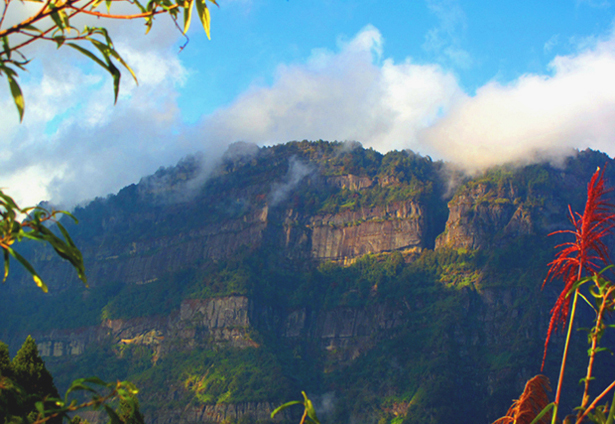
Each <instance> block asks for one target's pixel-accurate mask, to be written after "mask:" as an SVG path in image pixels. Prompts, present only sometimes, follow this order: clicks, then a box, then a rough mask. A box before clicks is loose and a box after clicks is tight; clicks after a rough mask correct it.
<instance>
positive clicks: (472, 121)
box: [201, 26, 615, 171]
mask: <svg viewBox="0 0 615 424" xmlns="http://www.w3.org/2000/svg"><path fill="white" fill-rule="evenodd" d="M382 52H383V40H382V36H381V34H380V32H379V31H378V30H377V29H376V28H374V27H372V26H367V27H366V28H364V29H363V30H362V31H361V32H360V33H359V34H357V36H356V37H355V38H354V39H353V40H351V41H350V42H349V43H348V44H346V45H343V46H340V51H339V52H338V53H332V52H323V51H315V52H314V54H313V55H312V57H311V58H310V60H309V61H308V62H307V63H306V64H303V65H293V66H281V67H280V68H279V70H278V76H277V79H276V81H275V82H274V83H273V84H272V85H271V86H267V87H253V88H252V89H251V90H249V91H248V92H247V93H245V94H244V95H243V96H241V97H239V98H238V99H237V100H236V101H235V102H234V103H233V104H232V105H230V106H229V107H227V108H224V109H220V110H218V111H217V112H216V113H214V114H213V115H211V116H208V117H206V118H205V119H204V120H203V121H202V122H201V127H202V129H203V132H204V133H207V134H210V138H211V139H212V140H234V139H241V140H245V141H250V142H255V143H260V144H271V143H279V142H285V141H288V140H293V139H319V138H322V139H329V140H359V141H361V143H363V145H364V146H367V147H373V148H375V149H377V150H380V151H382V152H386V151H389V150H392V149H404V148H410V149H413V150H415V151H418V152H420V153H422V154H429V155H431V156H433V157H435V158H438V159H444V160H447V161H451V162H455V163H457V164H458V165H459V166H461V167H462V168H465V169H467V170H470V171H475V170H480V169H484V168H485V167H489V166H492V165H495V164H498V163H504V162H511V161H512V162H514V161H517V162H520V163H529V162H532V161H537V160H559V159H561V158H562V157H563V156H564V155H569V154H571V152H572V150H573V149H574V148H579V149H584V148H586V147H591V148H593V149H599V150H602V151H605V152H607V153H609V154H610V155H613V154H614V153H615V36H613V35H611V36H610V37H609V38H608V39H605V40H602V41H596V42H594V43H592V45H591V46H587V45H584V46H583V50H582V51H579V52H578V53H576V54H574V55H570V56H559V57H556V58H555V59H554V60H553V61H552V62H551V64H550V71H551V72H550V74H549V75H535V74H526V75H523V76H521V77H519V78H518V79H517V80H515V81H512V82H510V83H508V84H500V83H498V82H489V83H488V84H486V85H485V86H483V87H482V88H480V89H478V90H477V92H476V94H475V95H473V96H470V95H468V94H466V93H464V92H463V90H462V89H461V88H460V85H459V82H458V81H457V79H456V77H455V75H454V74H453V73H452V72H451V71H447V70H446V69H444V68H442V67H441V66H439V65H433V64H415V63H413V62H412V60H411V59H407V60H406V61H405V62H402V63H394V62H393V61H392V60H391V59H384V60H382V54H383V53H382Z"/></svg>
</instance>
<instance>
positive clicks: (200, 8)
mask: <svg viewBox="0 0 615 424" xmlns="http://www.w3.org/2000/svg"><path fill="white" fill-rule="evenodd" d="M195 3H196V11H197V13H198V14H199V19H200V20H201V23H202V24H203V28H204V29H205V34H207V38H208V39H209V40H211V35H210V33H209V26H210V16H209V8H208V7H207V4H206V3H205V0H195Z"/></svg>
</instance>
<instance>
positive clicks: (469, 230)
mask: <svg viewBox="0 0 615 424" xmlns="http://www.w3.org/2000/svg"><path fill="white" fill-rule="evenodd" d="M448 207H449V217H448V220H447V222H446V228H445V231H444V233H443V234H441V235H440V236H439V237H438V239H437V240H436V248H442V247H452V248H460V247H462V248H467V249H483V248H488V247H489V246H491V245H492V243H493V242H494V241H495V240H497V239H503V238H506V237H509V238H514V237H519V236H521V235H528V234H532V233H533V232H534V231H535V229H534V224H533V220H532V218H531V214H530V213H529V211H528V207H527V206H526V205H525V204H523V203H522V202H520V201H519V199H518V198H516V197H515V193H514V190H505V191H504V192H500V193H498V195H494V193H493V189H491V188H490V187H489V185H488V184H480V183H479V184H477V185H476V186H474V187H471V188H469V189H468V190H464V191H462V192H461V193H459V194H457V195H455V196H454V197H453V199H452V200H451V201H450V202H449V203H448Z"/></svg>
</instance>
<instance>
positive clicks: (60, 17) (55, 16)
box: [49, 4, 70, 31]
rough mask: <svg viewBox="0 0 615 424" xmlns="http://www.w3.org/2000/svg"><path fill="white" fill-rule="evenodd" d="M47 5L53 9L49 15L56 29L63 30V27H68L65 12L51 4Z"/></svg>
mask: <svg viewBox="0 0 615 424" xmlns="http://www.w3.org/2000/svg"><path fill="white" fill-rule="evenodd" d="M49 7H50V8H51V9H55V10H54V11H53V12H52V13H51V15H50V16H51V19H52V20H53V22H54V23H55V24H56V26H57V27H58V29H61V30H62V31H64V30H65V29H70V25H69V24H68V16H67V15H66V12H65V11H64V10H62V9H57V8H56V6H55V5H53V4H50V5H49Z"/></svg>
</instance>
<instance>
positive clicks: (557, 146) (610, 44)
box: [422, 37, 615, 168]
mask: <svg viewBox="0 0 615 424" xmlns="http://www.w3.org/2000/svg"><path fill="white" fill-rule="evenodd" d="M551 68H552V76H542V75H533V74H528V75H524V76H522V77H520V78H519V79H517V80H516V81H514V82H512V83H510V84H507V85H501V84H498V83H496V82H491V83H489V84H487V85H485V86H484V87H482V88H480V89H479V90H477V92H476V95H475V96H474V97H469V96H465V97H463V98H461V100H460V101H459V102H457V103H456V104H455V105H454V106H453V107H452V108H451V110H450V112H449V113H448V114H447V115H446V116H444V117H443V118H441V120H440V121H438V122H437V123H436V124H435V125H434V126H432V127H431V128H429V129H427V130H425V132H424V133H423V134H422V141H423V143H424V144H425V145H426V146H430V148H431V149H433V151H435V152H436V153H437V155H438V156H439V157H442V158H444V159H447V160H452V161H459V162H462V163H463V164H464V165H465V166H466V167H467V168H480V167H485V166H489V165H493V164H496V163H501V162H503V161H515V160H517V161H531V160H534V159H535V158H536V157H537V156H542V157H557V156H560V155H563V154H567V153H568V152H569V151H570V150H571V149H573V148H585V147H591V148H594V149H599V150H602V151H605V152H607V153H609V154H611V155H613V154H614V153H615V143H614V140H615V83H614V80H613V75H615V38H613V37H611V38H610V39H609V40H606V41H602V42H599V43H598V44H597V45H596V46H594V47H593V48H591V49H588V50H585V51H583V52H581V53H578V54H576V55H571V56H559V57H556V58H555V59H554V60H553V62H552V63H551Z"/></svg>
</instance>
